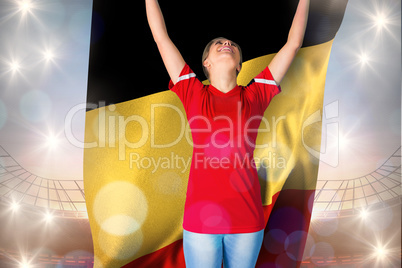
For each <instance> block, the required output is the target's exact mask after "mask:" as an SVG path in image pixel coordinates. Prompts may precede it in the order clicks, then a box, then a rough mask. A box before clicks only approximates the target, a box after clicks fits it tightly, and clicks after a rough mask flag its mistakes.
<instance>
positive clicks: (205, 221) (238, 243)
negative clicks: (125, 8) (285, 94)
mask: <svg viewBox="0 0 402 268" xmlns="http://www.w3.org/2000/svg"><path fill="white" fill-rule="evenodd" d="M146 10H147V17H148V23H149V26H150V28H151V31H152V34H153V37H154V40H155V42H156V44H157V46H158V49H159V52H160V54H161V56H162V59H163V62H164V64H165V67H166V69H167V71H168V73H169V76H170V78H171V82H170V84H169V88H170V89H171V90H172V91H173V92H175V93H176V94H177V96H178V97H179V98H180V100H181V102H182V103H183V106H184V109H185V111H186V114H187V119H188V121H189V125H190V128H191V133H192V138H193V157H192V163H191V169H190V177H189V182H188V187H187V196H186V203H185V209H184V218H183V229H184V230H183V250H184V256H185V261H186V266H187V267H190V268H192V267H202V268H205V267H221V265H222V261H223V265H224V267H225V268H232V267H244V268H249V267H254V266H255V264H256V261H257V258H258V254H259V251H260V248H261V245H262V240H263V235H264V233H263V232H264V228H265V223H264V216H263V210H262V202H261V195H260V185H259V181H258V176H257V170H256V167H255V163H254V159H253V151H254V146H255V141H256V138H257V130H258V127H259V125H260V122H261V118H262V117H263V115H264V112H265V110H266V108H267V107H268V105H269V103H270V101H271V100H272V98H273V97H274V96H275V95H276V94H278V93H279V92H280V91H281V89H280V86H279V84H280V82H281V81H282V79H283V77H284V75H285V74H286V72H287V70H288V69H289V67H290V64H291V63H292V61H293V59H294V58H295V56H296V54H297V52H298V50H299V49H300V47H301V45H302V42H303V38H304V33H305V29H306V24H307V16H308V10H309V0H300V2H299V4H298V8H297V11H296V14H295V17H294V19H293V23H292V26H291V29H290V32H289V36H288V41H287V42H286V44H285V45H284V46H283V48H282V49H281V50H280V51H279V52H278V53H277V55H276V56H275V57H274V58H273V60H272V61H271V63H270V64H269V66H268V67H267V68H265V70H263V71H262V72H261V73H260V74H259V75H258V76H257V77H256V78H254V80H253V81H252V82H251V83H250V84H249V85H248V86H246V87H244V86H239V85H237V75H238V73H239V72H240V70H241V66H242V55H241V49H240V47H239V46H238V45H237V44H236V43H234V42H232V41H230V40H228V39H226V38H216V39H214V40H212V41H211V42H210V43H208V45H207V46H206V48H205V50H204V54H203V57H202V64H203V69H204V72H205V74H206V76H207V78H208V79H209V81H210V85H208V86H205V85H203V84H202V83H201V82H200V81H199V80H198V78H197V77H196V75H195V74H194V73H193V71H192V70H191V68H190V67H189V66H188V65H187V64H186V63H185V61H184V59H183V57H182V56H181V54H180V52H179V51H178V49H177V48H176V46H175V45H174V44H173V42H172V41H171V40H170V38H169V36H168V33H167V30H166V26H165V22H164V19H163V15H162V12H161V10H160V7H159V4H158V2H157V0H146Z"/></svg>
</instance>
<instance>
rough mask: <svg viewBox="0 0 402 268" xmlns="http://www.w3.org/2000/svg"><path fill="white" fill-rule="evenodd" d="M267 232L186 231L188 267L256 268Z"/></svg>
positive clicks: (184, 239)
mask: <svg viewBox="0 0 402 268" xmlns="http://www.w3.org/2000/svg"><path fill="white" fill-rule="evenodd" d="M263 238H264V230H261V231H258V232H255V233H240V234H199V233H193V232H189V231H186V230H183V251H184V259H185V261H186V267H187V268H221V267H222V260H223V267H224V268H251V267H255V264H256V262H257V258H258V254H259V252H260V249H261V245H262V240H263Z"/></svg>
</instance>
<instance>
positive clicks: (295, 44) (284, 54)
mask: <svg viewBox="0 0 402 268" xmlns="http://www.w3.org/2000/svg"><path fill="white" fill-rule="evenodd" d="M309 6H310V0H299V4H298V6H297V10H296V14H295V16H294V18H293V22H292V26H291V27H290V31H289V36H288V40H287V42H286V44H285V45H284V46H283V47H282V48H281V50H280V51H279V52H278V53H277V54H276V55H275V57H274V58H273V59H272V61H271V62H270V64H269V65H268V67H269V69H270V71H271V73H272V76H273V77H274V79H275V82H276V83H277V84H278V85H279V84H280V83H281V81H282V79H283V77H284V76H285V74H286V72H287V71H288V70H289V67H290V65H291V64H292V62H293V59H294V58H295V57H296V54H297V52H298V51H299V49H300V48H301V46H302V44H303V39H304V33H305V32H306V25H307V17H308V12H309Z"/></svg>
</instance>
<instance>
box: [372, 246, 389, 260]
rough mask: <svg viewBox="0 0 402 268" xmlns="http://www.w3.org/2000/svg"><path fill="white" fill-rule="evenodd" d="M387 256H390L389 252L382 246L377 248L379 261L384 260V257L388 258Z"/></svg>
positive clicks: (376, 253) (376, 252)
mask: <svg viewBox="0 0 402 268" xmlns="http://www.w3.org/2000/svg"><path fill="white" fill-rule="evenodd" d="M387 254H388V251H387V249H386V248H384V247H383V246H381V245H380V246H378V247H376V248H375V255H376V256H377V258H378V259H383V258H384V257H386V256H387Z"/></svg>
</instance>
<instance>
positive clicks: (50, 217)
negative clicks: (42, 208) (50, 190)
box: [45, 211, 54, 223]
mask: <svg viewBox="0 0 402 268" xmlns="http://www.w3.org/2000/svg"><path fill="white" fill-rule="evenodd" d="M53 218H54V216H53V215H52V214H51V213H50V212H49V211H48V212H46V214H45V221H46V222H47V223H51V222H52V221H53Z"/></svg>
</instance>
